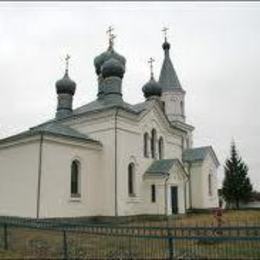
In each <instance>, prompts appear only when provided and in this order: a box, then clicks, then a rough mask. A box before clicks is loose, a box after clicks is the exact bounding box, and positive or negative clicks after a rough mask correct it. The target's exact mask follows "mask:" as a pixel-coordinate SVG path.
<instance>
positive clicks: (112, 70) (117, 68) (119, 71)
mask: <svg viewBox="0 0 260 260" xmlns="http://www.w3.org/2000/svg"><path fill="white" fill-rule="evenodd" d="M101 73H102V76H103V78H107V77H111V76H114V77H119V78H121V79H122V78H123V76H124V73H125V66H124V64H122V63H121V62H120V61H119V60H117V59H115V58H110V59H109V60H107V61H105V62H104V63H103V65H102V67H101Z"/></svg>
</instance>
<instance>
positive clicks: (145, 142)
mask: <svg viewBox="0 0 260 260" xmlns="http://www.w3.org/2000/svg"><path fill="white" fill-rule="evenodd" d="M148 142H149V135H148V133H145V134H144V157H149V154H148Z"/></svg>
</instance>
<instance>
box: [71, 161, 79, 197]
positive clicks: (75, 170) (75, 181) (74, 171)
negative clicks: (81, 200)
mask: <svg viewBox="0 0 260 260" xmlns="http://www.w3.org/2000/svg"><path fill="white" fill-rule="evenodd" d="M70 195H71V197H80V162H79V161H78V160H74V161H73V162H72V163H71V176H70Z"/></svg>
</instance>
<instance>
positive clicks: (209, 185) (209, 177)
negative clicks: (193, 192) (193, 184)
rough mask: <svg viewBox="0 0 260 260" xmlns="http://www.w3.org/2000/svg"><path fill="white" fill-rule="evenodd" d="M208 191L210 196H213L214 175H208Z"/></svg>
mask: <svg viewBox="0 0 260 260" xmlns="http://www.w3.org/2000/svg"><path fill="white" fill-rule="evenodd" d="M208 190H209V195H210V196H211V195H212V175H211V174H209V175H208Z"/></svg>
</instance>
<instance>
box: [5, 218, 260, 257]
mask: <svg viewBox="0 0 260 260" xmlns="http://www.w3.org/2000/svg"><path fill="white" fill-rule="evenodd" d="M0 248H1V249H2V251H0V258H1V254H3V256H4V254H5V252H8V256H9V258H11V257H12V255H10V253H11V254H13V256H14V257H17V258H26V257H28V258H41V259H43V258H46V259H50V258H60V259H70V258H74V259H75V258H76V259H80V258H82V259H260V225H248V224H247V225H240V226H233V225H230V226H227V225H226V226H223V227H217V226H189V227H187V226H174V227H173V226H170V225H169V226H163V227H160V226H150V227H144V226H138V225H116V224H103V225H101V224H93V223H91V224H90V223H84V224H83V223H69V222H68V221H66V222H65V221H58V220H56V221H53V220H35V219H26V218H8V217H6V218H3V217H2V218H0Z"/></svg>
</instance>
